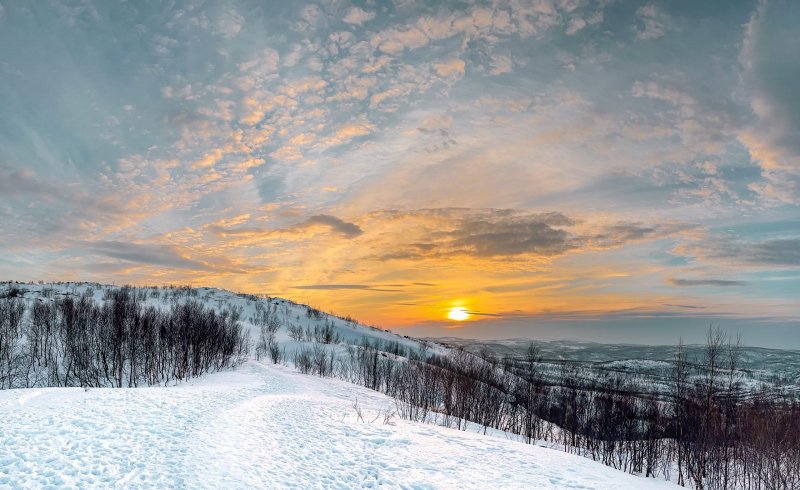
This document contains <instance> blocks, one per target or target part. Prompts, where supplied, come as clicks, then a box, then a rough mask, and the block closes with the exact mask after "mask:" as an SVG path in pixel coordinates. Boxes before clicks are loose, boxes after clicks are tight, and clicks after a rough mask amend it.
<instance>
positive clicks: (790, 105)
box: [739, 1, 800, 205]
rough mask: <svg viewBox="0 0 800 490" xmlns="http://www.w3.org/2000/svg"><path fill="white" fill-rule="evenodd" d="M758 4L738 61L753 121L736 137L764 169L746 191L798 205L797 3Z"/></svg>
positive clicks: (799, 71) (799, 11) (799, 74)
mask: <svg viewBox="0 0 800 490" xmlns="http://www.w3.org/2000/svg"><path fill="white" fill-rule="evenodd" d="M777 5H780V7H775V4H770V3H767V2H766V1H762V2H759V4H758V7H757V8H756V10H755V11H754V12H753V14H752V16H751V18H750V21H749V22H748V24H747V25H746V26H745V35H744V39H743V41H742V49H741V52H740V54H739V59H740V62H741V64H742V68H743V70H744V73H743V77H742V89H743V92H744V93H747V94H748V95H749V102H750V108H751V110H752V115H753V119H752V122H751V123H750V124H748V125H746V126H745V127H743V128H742V129H741V131H740V133H739V140H740V141H741V142H742V143H743V144H744V145H745V146H746V147H747V148H748V149H749V151H750V155H751V157H752V158H753V160H754V161H756V162H758V163H759V164H760V165H761V166H762V168H763V174H764V175H763V176H764V180H765V181H764V182H762V183H754V184H753V185H751V186H750V190H752V191H754V192H757V193H758V194H759V195H761V196H762V197H764V198H766V199H767V200H770V201H773V202H776V203H780V204H784V203H785V204H795V205H797V204H800V166H799V165H798V163H797V162H798V161H800V95H798V93H797V90H795V89H794V86H795V85H796V83H795V82H796V80H798V79H800V60H799V59H798V57H797V56H796V55H795V50H794V49H793V46H794V44H795V43H794V42H793V40H795V39H797V36H798V35H800V30H798V28H797V22H796V19H797V16H798V15H800V7H798V5H797V4H796V3H795V2H780V3H778V4H777Z"/></svg>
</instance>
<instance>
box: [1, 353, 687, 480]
mask: <svg viewBox="0 0 800 490" xmlns="http://www.w3.org/2000/svg"><path fill="white" fill-rule="evenodd" d="M356 399H357V400H358V404H359V406H361V407H362V408H361V410H362V414H363V419H364V420H363V421H362V420H361V419H360V418H358V417H357V415H356V411H355V409H354V405H353V403H354V401H355V400H356ZM391 408H393V402H392V400H391V399H390V398H388V397H386V396H384V395H382V394H380V393H376V392H373V391H370V390H367V389H365V388H361V387H358V386H354V385H352V384H349V383H346V382H343V381H339V380H335V379H329V378H325V379H323V378H317V377H312V376H306V375H302V374H299V373H297V372H295V371H294V370H293V369H291V368H288V367H284V366H280V365H278V366H275V365H271V364H266V363H261V362H257V361H250V362H248V363H247V364H245V365H244V366H242V367H241V368H239V369H238V370H236V371H228V372H221V373H216V374H212V375H208V376H206V377H204V378H201V379H195V380H193V381H191V382H190V383H185V384H182V385H179V386H170V387H151V388H127V389H126V388H122V389H115V388H105V389H90V390H84V389H81V388H43V389H17V390H6V391H3V392H0V420H1V421H2V425H0V441H2V444H0V488H53V487H79V488H298V489H311V488H406V489H425V488H527V489H531V488H554V489H555V488H558V489H564V488H609V489H611V488H613V489H624V488H637V489H646V488H666V487H671V486H672V485H671V484H669V483H667V482H664V481H658V480H652V479H644V478H640V477H636V476H632V475H629V474H626V473H623V472H620V471H617V470H614V469H612V468H609V467H606V466H603V465H601V464H599V463H596V462H593V461H590V460H588V459H585V458H581V457H579V456H574V455H571V454H566V453H563V452H560V451H557V450H552V449H547V448H543V447H538V446H535V445H527V444H522V443H519V442H515V441H511V440H506V439H503V438H497V437H489V436H484V435H482V434H477V433H473V432H464V431H458V430H455V429H447V428H443V427H438V426H434V425H429V424H420V423H412V422H407V421H403V420H399V419H397V418H395V419H394V420H392V421H391V423H390V424H388V425H387V424H384V421H383V417H379V416H378V415H379V412H380V411H381V410H385V409H391Z"/></svg>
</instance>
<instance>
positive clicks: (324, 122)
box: [0, 0, 800, 348]
mask: <svg viewBox="0 0 800 490" xmlns="http://www.w3.org/2000/svg"><path fill="white" fill-rule="evenodd" d="M798 26H800V2H794V1H788V0H785V1H780V0H778V1H771V0H770V1H753V2H747V1H737V2H730V1H727V0H720V1H702V2H698V1H666V0H664V1H622V0H619V1H615V0H494V1H487V2H466V1H449V2H444V1H429V2H415V1H413V0H394V1H363V2H348V1H339V0H322V1H316V2H301V1H292V2H285V1H275V2H270V1H263V0H259V1H246V0H242V1H213V2H212V1H208V2H204V1H176V2H146V1H142V2H138V1H137V2H125V1H113V2H107V1H98V0H95V1H94V2H92V1H91V0H81V1H58V0H52V1H42V2H38V1H36V2H34V1H22V0H18V1H11V0H0V107H1V108H2V109H0V279H5V280H9V279H13V280H19V281H30V280H45V281H53V280H87V281H98V282H105V283H115V284H122V283H130V284H140V285H145V284H166V283H172V284H191V285H194V286H215V287H222V288H226V289H230V290H236V291H243V292H251V293H260V294H269V295H274V296H281V297H286V298H290V299H293V300H296V301H300V302H303V303H308V304H311V305H314V306H317V307H319V308H322V309H325V310H329V311H334V312H336V313H338V314H341V315H349V316H352V317H354V318H356V319H358V320H359V321H362V322H365V323H369V324H374V325H377V326H380V327H383V328H391V329H393V330H395V331H397V332H400V333H404V334H407V335H414V336H460V337H468V338H494V339H497V338H549V339H572V340H592V341H601V342H635V343H667V344H669V343H675V342H677V340H678V338H679V337H683V339H684V340H686V341H689V342H695V341H699V340H702V338H703V335H704V332H705V331H706V329H707V328H708V327H709V325H719V326H721V327H723V328H726V329H728V331H729V332H731V333H732V334H734V335H735V334H737V333H740V334H741V335H742V340H743V342H744V343H746V344H750V345H762V346H771V347H787V348H800V91H798V90H797V88H798V83H800V82H798V79H800V57H798V56H797V46H798V45H800V27H798ZM454 309H456V310H454ZM453 311H456V312H457V313H458V314H456V315H453V313H452V312H453ZM454 316H455V317H457V318H459V319H463V318H466V319H465V320H463V321H458V320H453V319H451V318H450V317H454Z"/></svg>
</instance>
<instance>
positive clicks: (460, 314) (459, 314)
mask: <svg viewBox="0 0 800 490" xmlns="http://www.w3.org/2000/svg"><path fill="white" fill-rule="evenodd" d="M447 318H449V319H451V320H455V321H457V322H463V321H464V320H467V319H468V318H469V312H468V311H467V309H466V308H464V307H463V306H454V307H453V308H450V311H448V312H447Z"/></svg>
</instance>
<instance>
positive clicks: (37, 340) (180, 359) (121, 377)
mask: <svg viewBox="0 0 800 490" xmlns="http://www.w3.org/2000/svg"><path fill="white" fill-rule="evenodd" d="M146 299H147V291H145V290H137V289H135V288H131V287H122V288H116V289H106V290H105V292H104V296H103V298H102V300H95V299H94V291H93V290H92V288H89V289H87V290H86V291H85V292H84V293H83V294H81V295H78V296H76V295H65V296H64V297H60V298H53V299H42V298H36V299H33V300H32V301H27V300H25V299H23V298H22V297H21V295H19V294H15V293H14V292H13V291H12V290H9V291H8V292H7V293H6V294H5V297H4V298H1V299H0V389H8V388H30V387H44V386H82V387H108V386H113V387H135V386H140V385H148V386H149V385H156V384H167V383H169V382H173V381H180V380H185V379H189V378H192V377H196V376H200V375H201V374H203V373H207V372H212V371H217V370H220V369H224V368H227V367H231V366H235V365H237V364H240V363H242V362H244V361H245V360H246V359H247V357H248V355H249V337H248V333H247V332H246V331H245V330H243V328H242V325H241V323H240V316H241V310H237V309H235V308H226V309H224V310H222V311H220V312H217V311H216V310H214V309H213V308H210V307H206V306H204V304H203V303H201V302H198V301H196V300H193V299H189V300H187V301H183V302H177V301H176V302H174V303H173V304H172V305H171V307H170V308H168V309H164V308H158V307H156V306H152V305H151V306H147V305H146V304H145V300H146Z"/></svg>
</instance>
